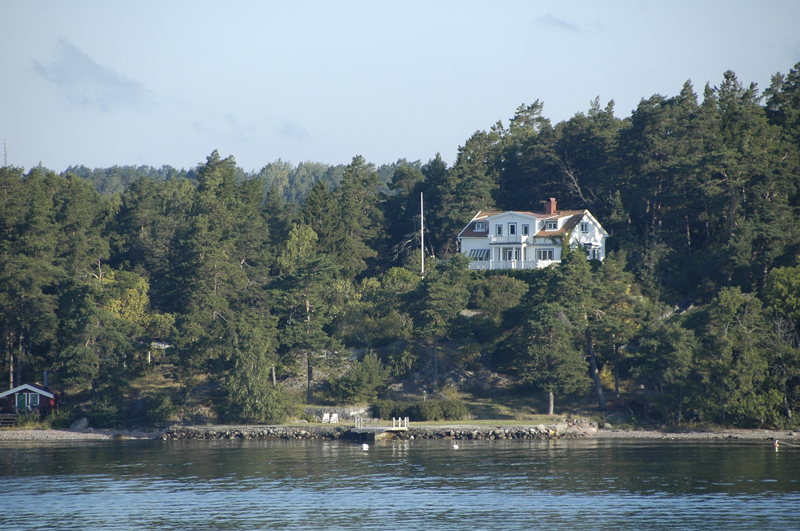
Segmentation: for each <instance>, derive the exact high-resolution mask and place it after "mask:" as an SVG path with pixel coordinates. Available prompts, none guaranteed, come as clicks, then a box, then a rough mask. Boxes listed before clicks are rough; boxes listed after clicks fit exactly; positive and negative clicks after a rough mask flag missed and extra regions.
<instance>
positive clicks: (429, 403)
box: [411, 400, 444, 422]
mask: <svg viewBox="0 0 800 531" xmlns="http://www.w3.org/2000/svg"><path fill="white" fill-rule="evenodd" d="M411 420H416V421H418V422H423V421H426V420H444V414H443V413H442V405H441V404H440V401H439V400H424V401H422V402H417V404H416V405H415V406H414V409H413V414H412V415H411Z"/></svg>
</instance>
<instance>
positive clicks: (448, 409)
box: [441, 400, 469, 420]
mask: <svg viewBox="0 0 800 531" xmlns="http://www.w3.org/2000/svg"><path fill="white" fill-rule="evenodd" d="M441 408H442V417H443V418H444V419H445V420H464V419H465V418H467V415H468V414H469V410H468V409H467V405H466V404H465V403H464V402H462V401H461V400H442V401H441Z"/></svg>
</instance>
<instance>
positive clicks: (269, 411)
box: [226, 383, 295, 424]
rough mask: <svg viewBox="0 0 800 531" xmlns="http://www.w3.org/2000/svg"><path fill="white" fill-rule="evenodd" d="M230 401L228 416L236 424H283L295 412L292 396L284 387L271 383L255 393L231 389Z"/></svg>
mask: <svg viewBox="0 0 800 531" xmlns="http://www.w3.org/2000/svg"><path fill="white" fill-rule="evenodd" d="M229 387H230V386H229ZM228 400H229V403H228V408H227V411H226V416H227V417H228V418H229V419H230V420H231V421H234V422H253V423H257V424H281V423H283V422H285V421H286V418H287V417H289V416H290V415H292V414H294V411H295V403H294V400H293V398H292V395H291V394H290V393H289V392H288V391H287V390H286V389H285V388H284V387H283V386H280V385H278V386H273V385H272V384H271V383H270V384H268V385H265V386H263V387H261V388H260V389H258V390H257V392H253V393H244V392H242V389H240V388H231V390H230V393H229V396H228Z"/></svg>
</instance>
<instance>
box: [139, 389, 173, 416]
mask: <svg viewBox="0 0 800 531" xmlns="http://www.w3.org/2000/svg"><path fill="white" fill-rule="evenodd" d="M174 412H175V405H174V404H173V403H172V399H171V398H170V396H169V395H168V394H166V393H156V394H154V395H152V396H151V397H149V398H148V399H147V405H146V406H145V411H144V416H145V418H146V419H147V420H148V421H149V422H150V423H152V424H158V423H160V422H164V421H166V420H169V418H170V417H171V416H172V414H173V413H174Z"/></svg>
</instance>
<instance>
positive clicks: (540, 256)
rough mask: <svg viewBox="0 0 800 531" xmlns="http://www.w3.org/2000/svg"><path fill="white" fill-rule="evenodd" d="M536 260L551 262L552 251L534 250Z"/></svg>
mask: <svg viewBox="0 0 800 531" xmlns="http://www.w3.org/2000/svg"><path fill="white" fill-rule="evenodd" d="M536 259H537V260H553V249H536Z"/></svg>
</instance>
